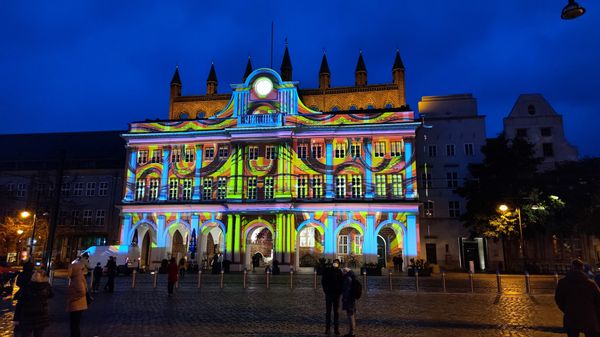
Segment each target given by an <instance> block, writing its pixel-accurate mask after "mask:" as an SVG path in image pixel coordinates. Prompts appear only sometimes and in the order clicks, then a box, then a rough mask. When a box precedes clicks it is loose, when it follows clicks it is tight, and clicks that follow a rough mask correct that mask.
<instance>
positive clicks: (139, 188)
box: [135, 179, 146, 201]
mask: <svg viewBox="0 0 600 337" xmlns="http://www.w3.org/2000/svg"><path fill="white" fill-rule="evenodd" d="M145 192H146V180H144V179H138V180H137V181H136V182H135V200H138V201H140V200H144V193H145Z"/></svg>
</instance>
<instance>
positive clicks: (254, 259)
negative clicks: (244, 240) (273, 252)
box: [252, 253, 260, 272]
mask: <svg viewBox="0 0 600 337" xmlns="http://www.w3.org/2000/svg"><path fill="white" fill-rule="evenodd" d="M259 266H260V254H259V253H256V254H254V255H252V271H253V272H254V271H256V268H258V267H259Z"/></svg>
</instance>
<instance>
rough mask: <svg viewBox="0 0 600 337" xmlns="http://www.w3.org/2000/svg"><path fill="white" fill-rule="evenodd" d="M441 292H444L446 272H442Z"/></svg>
mask: <svg viewBox="0 0 600 337" xmlns="http://www.w3.org/2000/svg"><path fill="white" fill-rule="evenodd" d="M442 290H443V292H446V272H442Z"/></svg>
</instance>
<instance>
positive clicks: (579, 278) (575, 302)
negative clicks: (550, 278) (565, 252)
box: [554, 259, 600, 337]
mask: <svg viewBox="0 0 600 337" xmlns="http://www.w3.org/2000/svg"><path fill="white" fill-rule="evenodd" d="M554 300H555V301H556V304H557V305H558V308H559V309H560V311H562V312H563V314H564V318H563V326H564V328H565V330H566V332H567V336H569V337H577V336H579V333H584V334H585V336H586V337H592V336H597V335H598V333H600V289H599V288H598V286H597V285H596V283H595V282H594V281H592V280H590V279H589V278H588V276H587V275H586V274H585V273H584V272H583V262H582V261H581V260H579V259H577V260H574V261H573V263H572V270H571V271H570V272H569V273H567V275H566V276H565V277H564V278H562V279H561V280H560V281H558V285H557V286H556V293H555V295H554Z"/></svg>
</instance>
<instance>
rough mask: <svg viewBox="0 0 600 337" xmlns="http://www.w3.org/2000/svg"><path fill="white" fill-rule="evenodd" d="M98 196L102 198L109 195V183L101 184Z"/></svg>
mask: <svg viewBox="0 0 600 337" xmlns="http://www.w3.org/2000/svg"><path fill="white" fill-rule="evenodd" d="M98 186H99V187H98V196H101V197H105V196H107V195H108V183H107V182H101V183H100V184H99V185H98Z"/></svg>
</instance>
